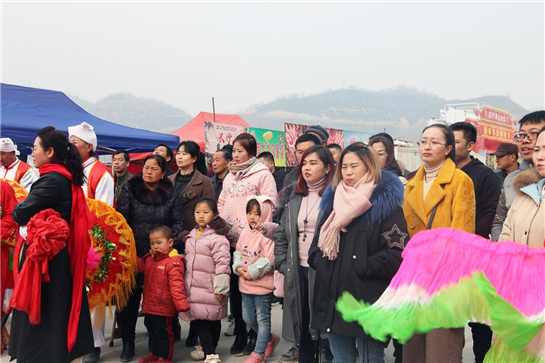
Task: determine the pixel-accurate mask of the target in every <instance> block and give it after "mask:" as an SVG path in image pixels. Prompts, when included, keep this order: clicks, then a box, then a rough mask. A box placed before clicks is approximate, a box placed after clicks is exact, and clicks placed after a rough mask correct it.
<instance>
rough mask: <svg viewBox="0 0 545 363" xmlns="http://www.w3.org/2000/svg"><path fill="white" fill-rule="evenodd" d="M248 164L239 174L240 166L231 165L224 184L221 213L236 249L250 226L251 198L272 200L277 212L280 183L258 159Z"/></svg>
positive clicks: (219, 202) (220, 204) (220, 200)
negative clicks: (243, 232)
mask: <svg viewBox="0 0 545 363" xmlns="http://www.w3.org/2000/svg"><path fill="white" fill-rule="evenodd" d="M244 164H247V165H248V167H247V168H246V169H243V170H238V171H236V167H237V165H229V171H230V173H229V174H227V176H226V177H225V179H224V181H223V190H222V191H221V194H220V197H219V199H218V210H219V212H220V216H222V217H223V218H224V219H225V220H226V221H227V223H229V226H230V227H231V235H232V237H233V244H232V245H231V247H235V245H236V241H237V240H238V238H239V236H240V234H241V233H242V230H243V229H244V227H245V226H247V223H246V202H247V199H248V197H249V196H252V195H253V196H268V197H270V198H271V200H272V201H273V202H272V207H273V211H274V208H275V201H276V195H277V192H276V182H275V181H274V177H273V176H272V174H271V172H270V171H269V169H268V168H267V167H266V166H265V165H264V164H263V163H262V162H261V161H259V160H258V159H256V158H255V157H252V158H251V159H249V160H247V161H246V162H245V163H244Z"/></svg>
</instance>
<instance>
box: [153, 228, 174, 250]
mask: <svg viewBox="0 0 545 363" xmlns="http://www.w3.org/2000/svg"><path fill="white" fill-rule="evenodd" d="M173 243H174V241H173V240H172V238H171V239H168V238H166V237H165V235H164V234H162V233H161V232H155V233H150V234H149V244H150V247H151V250H152V251H153V253H156V252H163V253H167V252H168V251H169V250H170V248H171V247H172V244H173Z"/></svg>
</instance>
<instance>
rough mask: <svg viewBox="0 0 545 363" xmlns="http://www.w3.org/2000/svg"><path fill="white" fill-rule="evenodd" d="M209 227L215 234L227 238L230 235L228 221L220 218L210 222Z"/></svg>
mask: <svg viewBox="0 0 545 363" xmlns="http://www.w3.org/2000/svg"><path fill="white" fill-rule="evenodd" d="M209 226H210V228H212V229H213V230H214V232H216V234H219V235H222V236H227V235H228V234H229V230H230V228H229V224H228V223H227V221H225V219H223V218H221V217H219V216H218V217H217V218H216V219H214V220H213V221H212V222H210V224H209Z"/></svg>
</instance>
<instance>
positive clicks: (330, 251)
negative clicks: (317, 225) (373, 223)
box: [318, 175, 375, 260]
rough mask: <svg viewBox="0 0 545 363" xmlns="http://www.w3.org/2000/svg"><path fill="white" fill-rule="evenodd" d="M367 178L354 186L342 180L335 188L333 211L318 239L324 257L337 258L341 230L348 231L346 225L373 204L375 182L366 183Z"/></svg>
mask: <svg viewBox="0 0 545 363" xmlns="http://www.w3.org/2000/svg"><path fill="white" fill-rule="evenodd" d="M365 179H367V175H364V176H363V178H361V179H360V180H359V181H358V182H357V183H356V185H354V186H353V187H349V186H348V185H346V183H345V182H344V180H342V181H341V182H340V183H339V185H338V186H337V189H336V190H335V196H334V198H335V199H334V200H333V211H332V212H331V214H330V215H329V218H327V220H326V221H325V223H324V224H323V226H322V229H321V230H320V237H319V239H318V248H320V250H321V251H322V252H323V253H324V257H327V258H329V259H330V260H335V259H337V255H338V253H339V243H340V240H341V231H343V232H346V227H347V226H348V225H349V224H350V223H351V222H352V220H353V219H354V218H356V217H359V216H361V215H362V214H363V213H365V212H367V211H368V210H369V208H371V207H372V206H373V205H372V204H371V202H370V201H369V198H370V197H371V195H372V194H373V190H374V189H375V184H373V183H372V182H369V183H365V182H364V180H365Z"/></svg>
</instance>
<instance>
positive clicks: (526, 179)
mask: <svg viewBox="0 0 545 363" xmlns="http://www.w3.org/2000/svg"><path fill="white" fill-rule="evenodd" d="M540 179H542V177H541V175H539V173H538V171H537V169H536V168H530V169H526V170H523V171H521V172H520V173H518V175H516V176H515V177H514V178H513V181H512V183H511V185H512V186H513V188H514V189H515V191H516V192H517V193H521V191H520V190H521V189H522V188H524V187H525V186H528V185H530V184H535V183H537V182H538V181H539V180H540Z"/></svg>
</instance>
